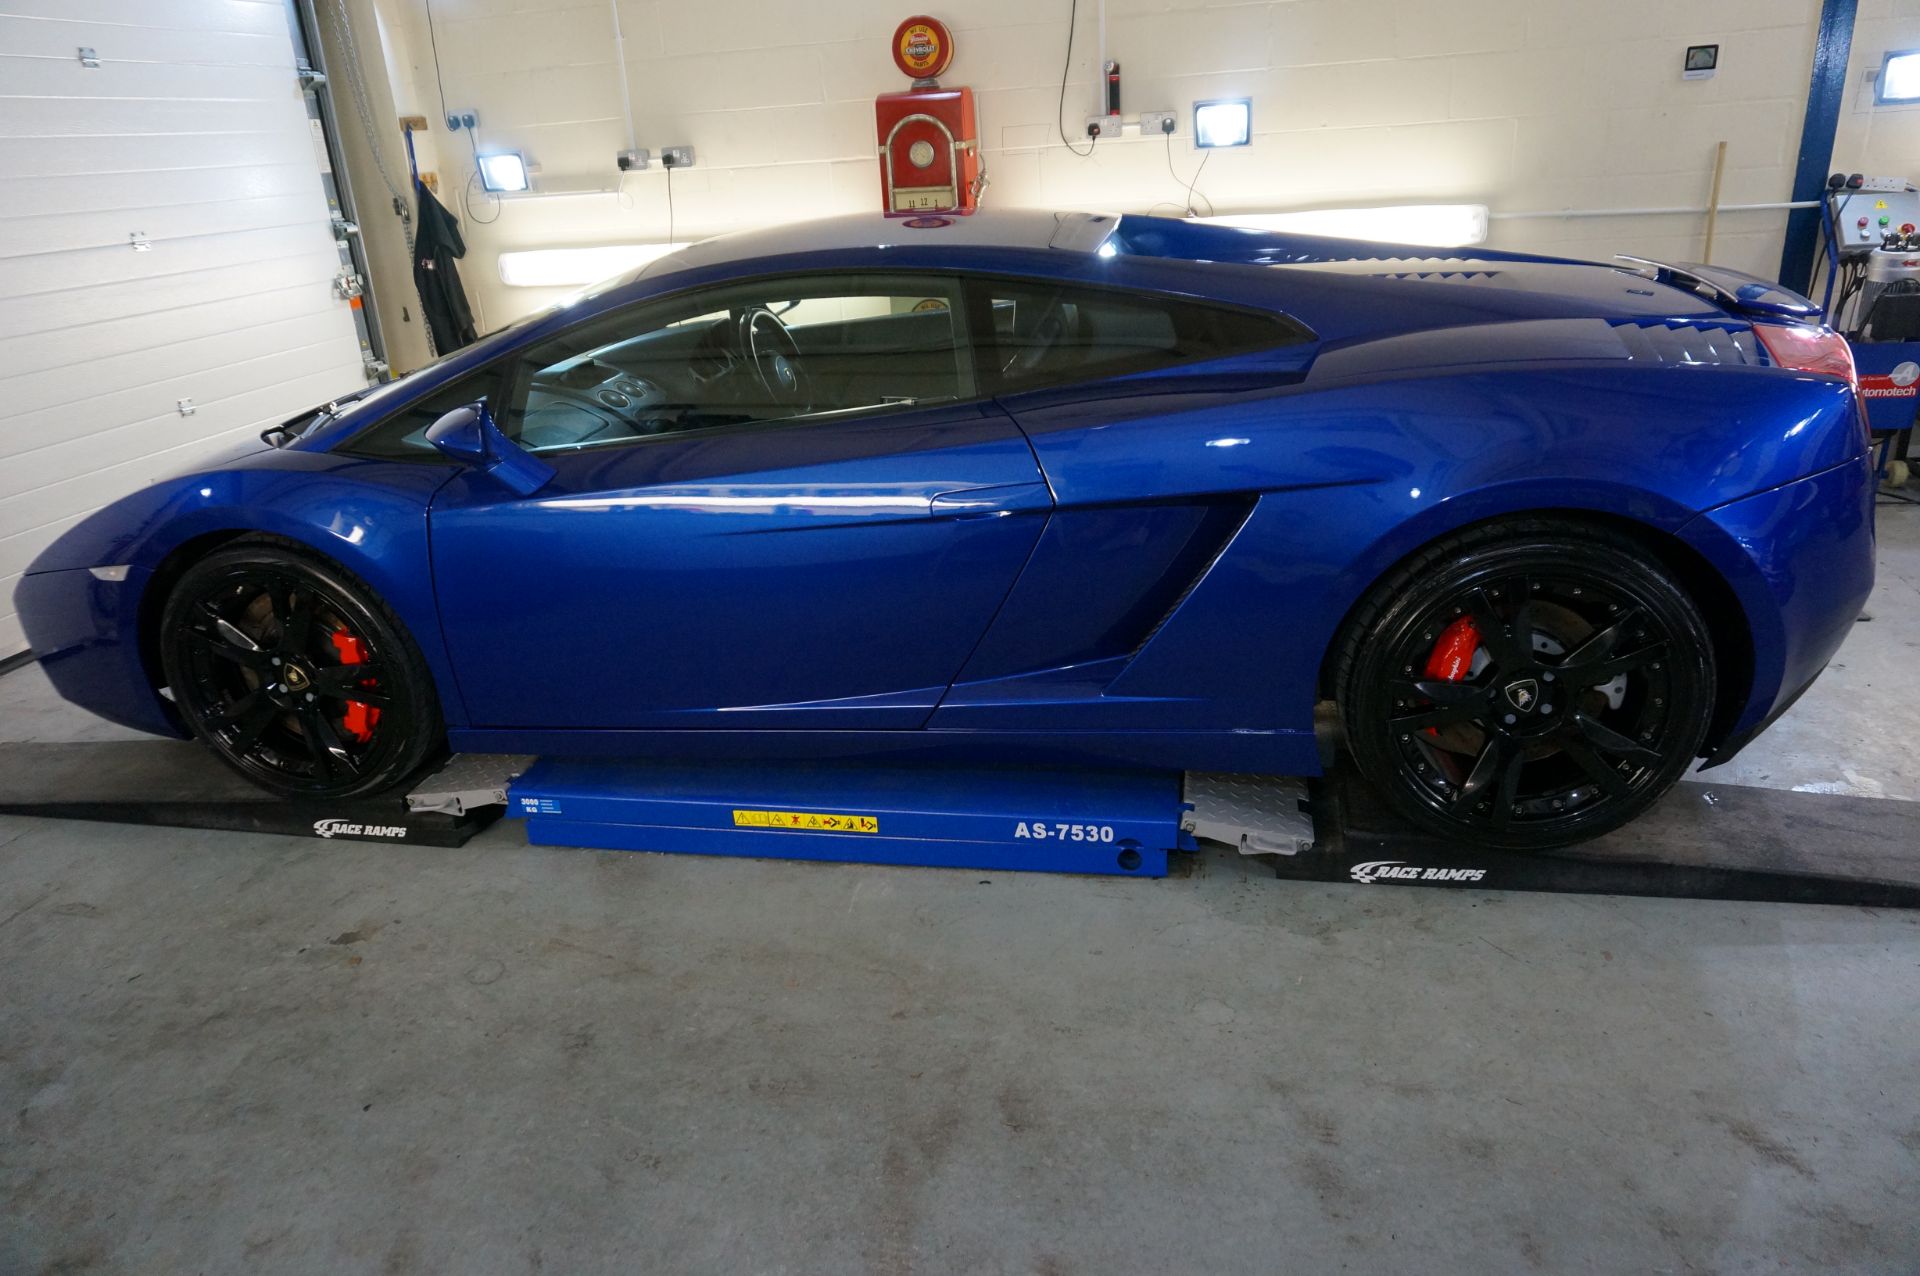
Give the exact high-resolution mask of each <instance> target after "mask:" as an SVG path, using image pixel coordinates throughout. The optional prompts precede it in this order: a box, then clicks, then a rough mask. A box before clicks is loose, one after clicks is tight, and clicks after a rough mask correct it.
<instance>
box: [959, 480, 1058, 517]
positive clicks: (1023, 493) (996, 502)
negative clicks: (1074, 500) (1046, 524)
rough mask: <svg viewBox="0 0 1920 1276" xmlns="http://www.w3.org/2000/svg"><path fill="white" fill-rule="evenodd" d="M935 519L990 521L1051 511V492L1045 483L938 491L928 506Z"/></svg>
mask: <svg viewBox="0 0 1920 1276" xmlns="http://www.w3.org/2000/svg"><path fill="white" fill-rule="evenodd" d="M928 504H929V505H930V506H931V509H932V512H933V515H934V517H936V518H990V517H997V516H998V515H1001V514H1019V513H1026V512H1029V511H1033V510H1050V509H1052V508H1053V493H1052V492H1050V491H1048V490H1047V485H1046V484H1045V483H1008V484H1006V485H1004V486H1001V487H966V488H961V489H960V490H959V491H955V492H942V493H940V494H939V495H938V496H936V497H934V498H933V500H932V501H930V502H929V503H928Z"/></svg>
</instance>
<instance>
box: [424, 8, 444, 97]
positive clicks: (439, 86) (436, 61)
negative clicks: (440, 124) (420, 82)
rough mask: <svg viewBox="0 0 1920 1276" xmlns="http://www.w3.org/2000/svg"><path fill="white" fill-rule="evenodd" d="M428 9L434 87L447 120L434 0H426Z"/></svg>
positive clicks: (428, 42)
mask: <svg viewBox="0 0 1920 1276" xmlns="http://www.w3.org/2000/svg"><path fill="white" fill-rule="evenodd" d="M424 3H425V4H426V7H427V44H428V46H429V47H431V48H432V49H433V87H434V88H435V89H436V90H437V91H438V92H439V94H440V118H441V119H443V120H444V119H446V118H447V86H446V85H445V84H444V83H443V82H442V81H441V79H440V39H439V37H438V36H436V35H434V33H433V0H424Z"/></svg>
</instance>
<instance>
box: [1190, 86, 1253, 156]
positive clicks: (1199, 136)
mask: <svg viewBox="0 0 1920 1276" xmlns="http://www.w3.org/2000/svg"><path fill="white" fill-rule="evenodd" d="M1252 140H1253V101H1252V99H1251V98H1244V97H1234V98H1215V99H1214V100H1212V101H1210V102H1195V103H1194V104H1193V144H1194V145H1195V146H1245V145H1246V144H1247V143H1248V142H1251V141H1252Z"/></svg>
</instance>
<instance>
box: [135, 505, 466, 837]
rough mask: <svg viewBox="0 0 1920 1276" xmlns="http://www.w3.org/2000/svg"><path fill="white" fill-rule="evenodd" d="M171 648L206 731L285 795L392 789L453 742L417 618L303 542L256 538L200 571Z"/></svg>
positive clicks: (186, 701)
mask: <svg viewBox="0 0 1920 1276" xmlns="http://www.w3.org/2000/svg"><path fill="white" fill-rule="evenodd" d="M159 647H160V657H161V663H162V666H163V668H164V670H165V673H166V677H167V684H168V686H169V688H170V689H171V691H172V693H173V698H174V704H175V706H176V707H177V708H178V709H179V711H180V713H181V716H182V717H183V718H184V719H185V720H186V723H187V725H188V726H189V727H190V728H191V729H192V731H193V733H194V735H196V736H198V737H199V738H200V739H201V740H202V741H203V742H205V743H206V745H207V746H208V747H209V748H211V749H212V750H213V752H214V753H215V754H216V755H218V756H219V758H220V759H221V761H223V762H225V763H226V764H227V765H228V766H230V767H232V768H233V769H234V770H235V771H238V772H239V773H240V774H241V775H244V776H246V777H247V778H248V779H249V780H252V781H253V782H254V783H255V784H258V785H259V786H260V787H262V788H264V789H267V790H269V791H271V792H273V793H277V794H279V795H281V796H283V797H290V798H326V799H337V798H356V797H366V796H369V795H372V794H377V793H382V792H384V791H386V790H387V789H390V788H392V787H394V786H395V785H398V784H399V783H400V782H402V781H403V780H406V779H407V778H408V777H410V776H411V775H412V774H413V773H414V772H415V771H416V770H418V769H419V767H420V766H421V764H422V763H424V762H425V761H426V760H427V759H428V757H430V756H432V755H433V754H435V753H437V752H438V751H439V750H440V749H441V748H442V747H443V743H444V737H445V728H444V726H443V724H442V721H441V717H440V706H439V702H438V700H437V699H436V698H435V695H434V688H433V679H432V676H431V675H430V674H429V672H428V670H427V667H426V662H425V661H424V660H422V659H421V657H420V652H419V649H418V648H417V647H416V646H415V645H414V643H413V640H412V638H411V637H409V636H408V634H407V631H406V627H405V626H404V625H403V624H401V623H400V620H399V618H398V617H397V616H395V615H394V614H393V612H392V611H391V610H390V609H389V608H388V607H387V605H386V604H385V603H383V602H382V601H381V600H380V599H379V597H378V596H376V595H375V594H374V592H373V591H372V590H370V589H368V588H367V586H366V585H365V584H364V583H363V582H362V581H360V580H359V579H358V578H357V577H355V576H354V575H352V574H351V573H349V572H347V571H346V570H345V569H343V568H341V567H340V566H338V565H337V564H334V563H331V562H329V561H327V560H326V559H325V558H322V557H321V556H319V555H318V554H315V553H313V552H312V551H310V550H307V549H306V548H304V547H303V546H300V545H298V544H297V543H295V542H293V541H286V540H281V539H279V538H277V537H273V538H268V537H249V538H247V539H245V540H242V541H237V542H234V543H233V544H231V545H229V546H227V547H225V548H223V549H220V550H217V551H215V552H214V553H212V554H209V555H208V556H207V557H205V558H203V559H201V560H200V561H198V562H196V563H194V564H193V565H192V566H191V567H189V568H187V570H186V571H185V572H184V573H182V574H181V576H180V579H179V580H178V581H177V582H175V584H174V586H173V589H172V591H171V592H170V593H169V594H168V595H167V599H166V603H165V606H164V607H163V609H162V611H161V614H160V630H159ZM356 706H357V707H356Z"/></svg>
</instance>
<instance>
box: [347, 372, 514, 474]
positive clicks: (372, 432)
mask: <svg viewBox="0 0 1920 1276" xmlns="http://www.w3.org/2000/svg"><path fill="white" fill-rule="evenodd" d="M499 382H500V377H499V373H498V372H496V371H495V370H494V369H492V368H489V369H486V370H484V371H481V372H476V373H474V374H473V375H471V376H466V377H462V378H460V379H459V380H458V381H455V382H454V383H452V384H451V385H448V386H444V387H442V388H441V389H439V390H435V391H434V392H433V393H432V394H429V395H427V396H426V397H425V398H423V399H421V400H419V401H418V402H416V403H413V404H411V405H409V406H407V407H404V408H401V409H400V410H399V411H397V412H395V413H394V414H393V415H392V416H390V417H388V418H387V419H386V420H384V421H382V422H380V423H379V424H378V425H375V426H372V427H370V428H369V429H367V430H365V431H363V432H362V433H360V434H357V435H355V436H354V438H353V439H352V440H351V441H350V442H348V443H347V444H346V445H345V446H344V447H342V448H340V451H342V452H345V453H348V454H350V455H353V456H373V457H379V458H381V459H383V460H394V461H422V460H441V459H443V458H442V457H441V456H440V453H439V452H437V451H435V450H434V447H433V444H431V443H429V442H427V431H428V429H430V428H431V427H432V425H433V423H434V422H435V421H438V420H439V419H440V418H441V417H443V416H445V415H446V414H447V413H449V412H451V411H453V410H454V409H455V408H457V407H461V406H463V405H465V404H468V403H475V402H479V403H489V404H491V403H493V401H494V398H495V394H494V392H495V390H496V388H497V387H498V385H499Z"/></svg>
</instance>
